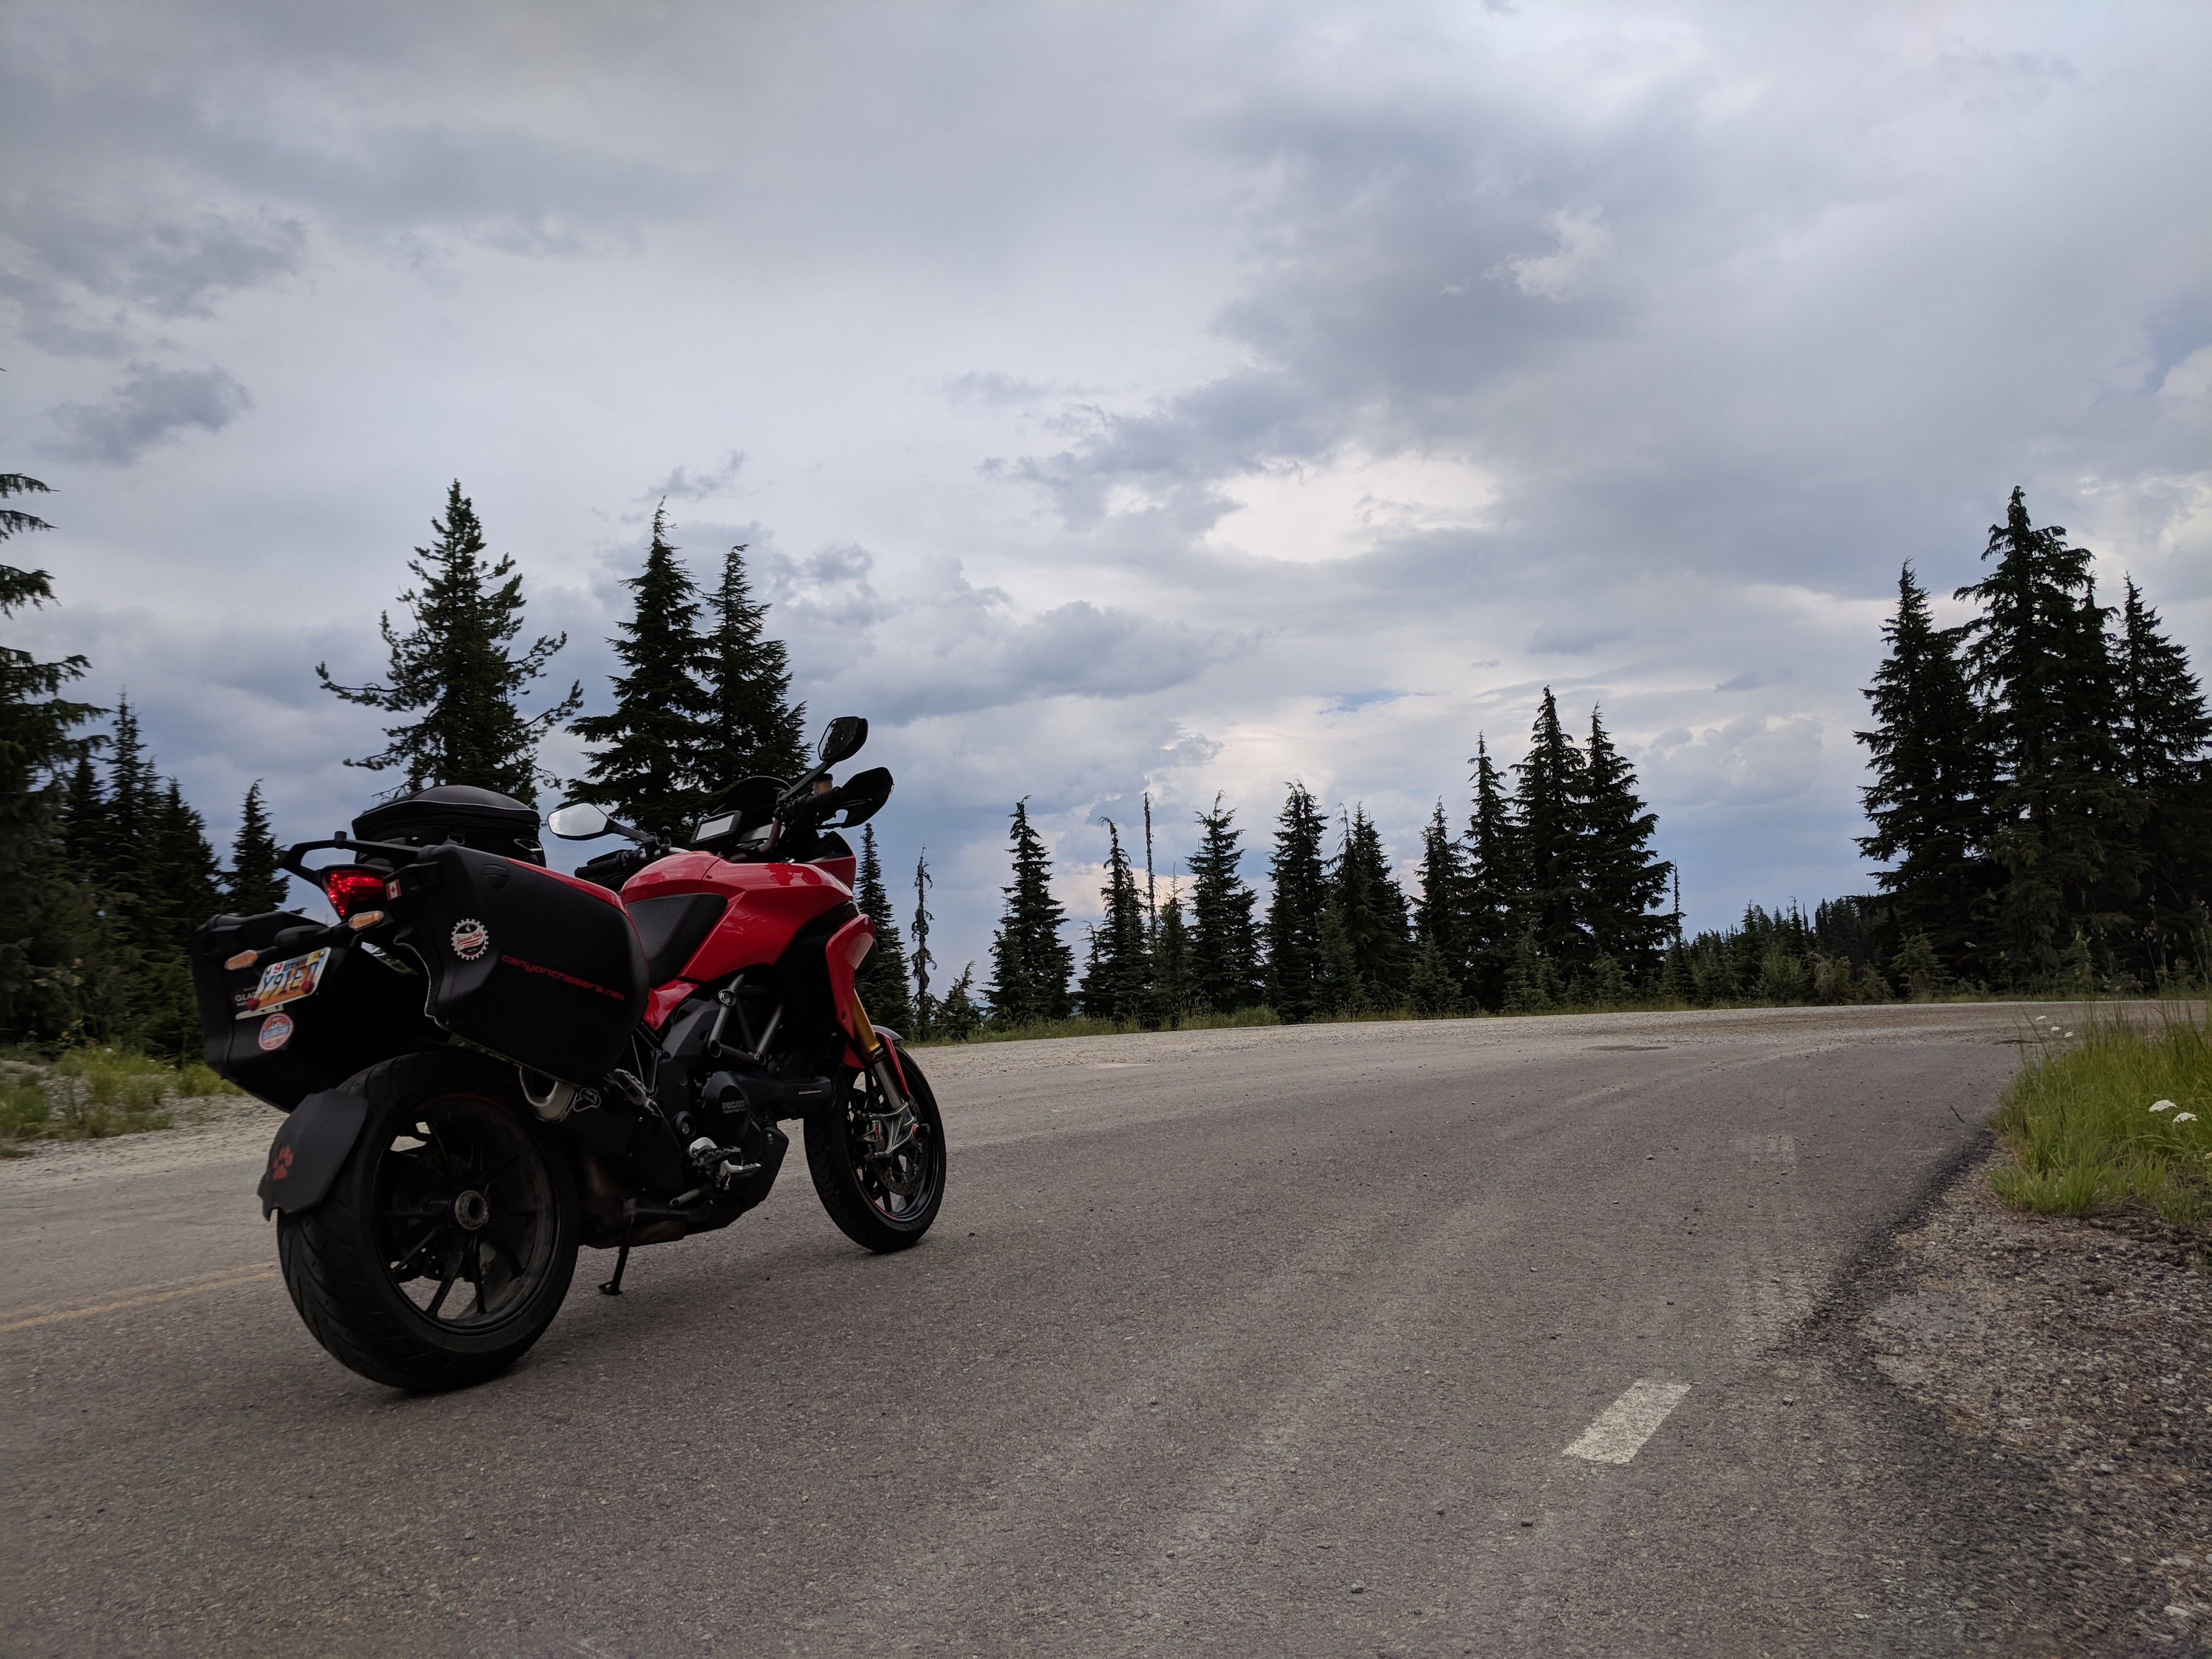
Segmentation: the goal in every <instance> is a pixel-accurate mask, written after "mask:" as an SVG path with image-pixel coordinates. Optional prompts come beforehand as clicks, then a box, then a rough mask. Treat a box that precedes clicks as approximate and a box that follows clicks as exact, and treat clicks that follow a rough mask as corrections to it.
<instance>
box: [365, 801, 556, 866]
mask: <svg viewBox="0 0 2212 1659" xmlns="http://www.w3.org/2000/svg"><path fill="white" fill-rule="evenodd" d="M353 833H354V839H356V841H384V842H395V841H396V842H406V843H407V844H408V845H409V846H410V847H435V846H437V845H438V844H439V843H440V842H448V841H456V842H459V843H460V844H461V845H462V846H464V847H473V848H476V849H477V851H478V852H479V853H496V854H499V856H500V857H501V858H503V859H520V860H523V862H525V863H526V864H543V863H544V862H545V849H544V848H542V847H540V846H539V845H538V810H537V808H535V807H532V806H525V805H523V804H522V803H521V802H520V801H519V800H513V799H508V798H507V796H505V795H501V794H495V793H493V792H492V791H491V790H489V789H479V788H477V787H476V786H475V785H474V784H468V783H441V784H439V785H438V786H437V787H435V788H431V789H418V790H417V791H416V792H415V793H413V794H411V795H402V796H401V797H400V798H399V799H398V800H388V801H386V802H385V803H384V805H381V806H373V807H371V808H370V809H369V810H368V811H366V812H363V813H362V815H361V816H360V817H357V818H356V819H355V820H354V821H353Z"/></svg>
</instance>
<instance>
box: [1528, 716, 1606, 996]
mask: <svg viewBox="0 0 2212 1659" xmlns="http://www.w3.org/2000/svg"><path fill="white" fill-rule="evenodd" d="M1585 769H1586V768H1585V764H1584V762H1583V756H1582V752H1581V750H1577V748H1576V747H1575V745H1574V743H1573V740H1572V739H1571V738H1569V737H1568V736H1567V734H1566V733H1565V732H1564V731H1562V730H1561V729H1560V726H1559V704H1558V703H1557V702H1554V701H1553V697H1552V688H1551V687H1550V686H1548V685H1547V686H1546V687H1545V688H1544V701H1543V702H1542V703H1541V705H1540V706H1539V707H1538V708H1537V711H1536V721H1535V726H1534V731H1533V732H1532V733H1531V736H1530V742H1529V745H1528V757H1527V758H1526V759H1524V760H1523V761H1522V763H1520V764H1519V765H1518V766H1516V767H1515V768H1514V769H1513V770H1514V772H1515V773H1516V775H1517V777H1518V779H1519V783H1518V787H1516V790H1515V793H1514V801H1513V821H1514V842H1515V843H1516V844H1515V848H1514V851H1515V854H1516V858H1515V864H1516V872H1517V873H1518V874H1519V876H1520V878H1521V880H1522V889H1521V893H1520V896H1519V903H1518V905H1517V907H1516V908H1517V909H1518V911H1519V915H1518V916H1517V917H1516V921H1518V922H1519V924H1520V927H1519V931H1521V932H1522V933H1526V934H1528V937H1529V939H1530V940H1531V942H1532V943H1533V944H1534V946H1535V949H1536V950H1537V951H1538V952H1539V953H1540V954H1541V955H1542V956H1543V957H1544V958H1545V959H1546V960H1547V962H1549V963H1551V964H1552V965H1553V968H1554V969H1555V970H1557V971H1559V972H1560V973H1562V974H1566V973H1571V971H1572V970H1573V969H1574V968H1576V967H1577V966H1579V965H1580V964H1582V963H1585V962H1588V961H1589V959H1590V958H1591V957H1593V956H1595V954H1596V950H1595V944H1594V942H1593V940H1592V939H1591V937H1590V931H1589V921H1588V917H1587V915H1586V911H1585V899H1584V896H1583V878H1584V872H1583V816H1584V813H1583V796H1584V781H1583V773H1584V771H1585Z"/></svg>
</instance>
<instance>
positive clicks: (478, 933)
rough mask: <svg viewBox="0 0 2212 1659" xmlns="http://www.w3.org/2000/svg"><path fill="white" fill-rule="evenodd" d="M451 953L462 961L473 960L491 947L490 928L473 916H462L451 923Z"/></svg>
mask: <svg viewBox="0 0 2212 1659" xmlns="http://www.w3.org/2000/svg"><path fill="white" fill-rule="evenodd" d="M490 949H491V929H489V927H485V926H484V925H483V923H482V922H480V921H477V919H476V918H475V917H474V916H463V917H462V918H461V919H460V920H459V921H457V922H455V923H454V924H453V954H454V955H455V956H457V957H459V958H460V959H461V960H462V961H463V962H474V961H475V960H476V959H477V957H480V956H482V955H483V953H484V952H485V951H489V950H490Z"/></svg>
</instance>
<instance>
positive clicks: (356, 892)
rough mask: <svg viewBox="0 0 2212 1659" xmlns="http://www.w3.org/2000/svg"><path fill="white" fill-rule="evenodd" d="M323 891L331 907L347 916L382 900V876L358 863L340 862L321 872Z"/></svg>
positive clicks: (341, 914)
mask: <svg viewBox="0 0 2212 1659" xmlns="http://www.w3.org/2000/svg"><path fill="white" fill-rule="evenodd" d="M323 891H324V892H325V894H327V895H328V896H329V897H330V901H331V908H332V909H333V910H336V911H337V913H338V915H340V916H342V917H349V916H351V915H353V913H354V912H355V911H356V910H365V909H367V908H369V907H370V906H371V905H374V904H381V903H383V902H384V878H383V877H382V876H381V875H380V874H378V873H377V872H375V871H374V870H364V869H362V867H361V866H359V865H356V864H342V865H340V866H338V867H337V869H335V870H325V871H324V872H323Z"/></svg>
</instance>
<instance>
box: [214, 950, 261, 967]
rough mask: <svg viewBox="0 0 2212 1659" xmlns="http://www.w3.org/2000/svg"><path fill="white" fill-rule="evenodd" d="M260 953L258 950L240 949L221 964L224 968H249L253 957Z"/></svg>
mask: <svg viewBox="0 0 2212 1659" xmlns="http://www.w3.org/2000/svg"><path fill="white" fill-rule="evenodd" d="M260 954H261V952H260V951H240V952H239V953H238V954H237V955H236V956H234V957H231V958H230V959H229V960H228V961H227V962H225V963H223V964H222V965H223V966H224V967H226V968H251V967H252V966H253V959H254V957H258V956H259V955H260Z"/></svg>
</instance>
